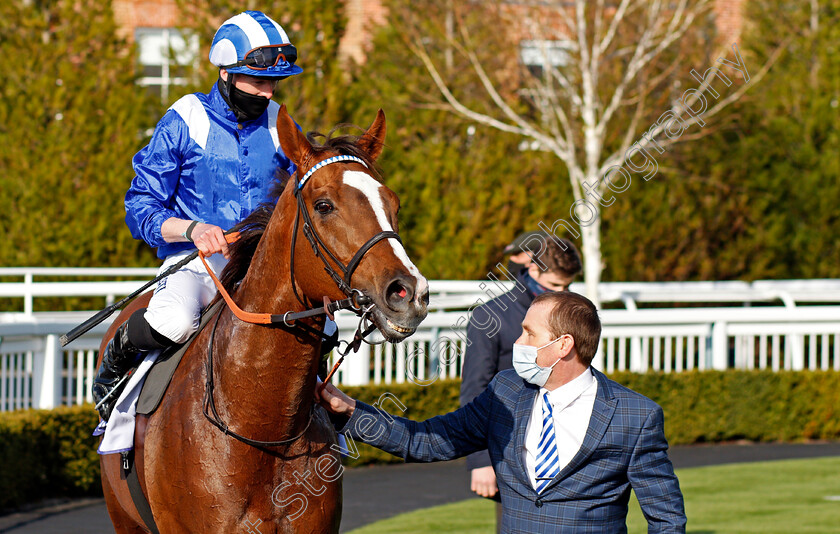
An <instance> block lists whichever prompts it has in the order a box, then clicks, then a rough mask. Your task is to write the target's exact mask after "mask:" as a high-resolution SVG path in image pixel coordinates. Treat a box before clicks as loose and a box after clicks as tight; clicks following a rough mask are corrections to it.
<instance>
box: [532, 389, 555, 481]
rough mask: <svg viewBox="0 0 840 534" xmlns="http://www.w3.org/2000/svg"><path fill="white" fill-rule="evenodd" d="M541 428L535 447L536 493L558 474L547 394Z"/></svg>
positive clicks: (552, 425) (544, 397)
mask: <svg viewBox="0 0 840 534" xmlns="http://www.w3.org/2000/svg"><path fill="white" fill-rule="evenodd" d="M542 408H543V426H542V432H541V433H540V444H539V446H538V447H537V451H538V452H537V463H536V469H535V471H536V474H537V493H542V490H543V489H545V487H546V486H548V483H549V482H551V480H552V479H553V478H554V477H556V476H557V474H558V473H559V472H560V457H559V456H558V454H557V440H556V438H555V436H554V416H553V415H552V410H551V403H549V402H548V393H547V392H546V393H545V394H544V395H543V407H542Z"/></svg>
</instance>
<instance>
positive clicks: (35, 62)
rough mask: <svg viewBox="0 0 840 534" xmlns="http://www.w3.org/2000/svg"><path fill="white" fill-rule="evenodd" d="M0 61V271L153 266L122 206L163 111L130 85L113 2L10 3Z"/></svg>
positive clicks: (1, 8)
mask: <svg viewBox="0 0 840 534" xmlns="http://www.w3.org/2000/svg"><path fill="white" fill-rule="evenodd" d="M0 54H2V56H3V57H4V58H6V61H5V62H4V69H3V70H4V73H3V74H4V83H3V84H2V85H1V86H0V168H2V169H3V172H2V173H0V204H2V205H3V207H4V209H3V210H2V211H0V231H2V234H3V237H4V246H3V247H2V249H0V250H2V252H0V258H2V259H0V264H3V265H6V266H30V265H37V266H78V265H85V266H98V265H99V266H124V265H138V264H148V263H149V262H151V261H153V254H152V253H151V251H149V252H143V251H142V248H141V247H139V246H138V245H137V242H136V241H134V239H132V237H131V235H130V233H129V231H128V229H127V228H126V226H125V223H124V222H123V217H124V216H125V211H124V209H123V207H122V198H123V196H124V194H125V191H126V190H127V189H128V185H129V183H130V181H131V179H132V171H131V165H130V163H131V157H132V156H133V155H134V153H135V152H136V151H137V150H138V149H139V148H140V147H141V146H142V144H143V139H142V135H143V134H142V132H144V131H145V130H146V129H147V128H148V127H149V126H150V125H151V124H152V121H151V118H152V117H153V110H155V109H156V105H155V104H154V102H152V101H151V100H150V99H149V97H148V95H147V93H146V91H145V90H144V89H143V88H142V87H138V86H137V85H136V84H135V80H136V78H137V76H136V72H135V60H134V55H133V52H132V48H131V47H130V46H129V44H128V43H126V42H125V41H123V40H121V39H119V38H118V37H117V36H116V25H115V23H114V18H113V14H112V11H111V5H110V2H101V1H98V0H72V1H71V0H59V1H40V2H39V1H22V0H15V1H8V2H3V3H2V5H0Z"/></svg>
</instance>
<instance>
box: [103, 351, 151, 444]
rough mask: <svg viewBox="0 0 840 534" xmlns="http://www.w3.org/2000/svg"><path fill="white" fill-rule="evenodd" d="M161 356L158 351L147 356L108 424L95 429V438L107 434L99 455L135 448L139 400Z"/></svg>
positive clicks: (119, 400) (118, 400) (112, 412)
mask: <svg viewBox="0 0 840 534" xmlns="http://www.w3.org/2000/svg"><path fill="white" fill-rule="evenodd" d="M159 354H160V351H159V350H156V351H153V352H150V353H149V354H147V355H146V357H145V358H144V359H143V361H142V362H140V365H139V366H137V370H135V371H134V374H133V375H132V376H131V378H129V380H128V384H127V385H126V387H125V389H123V391H122V394H120V397H119V399H117V404H116V405H114V409H113V410H112V411H111V418H110V419H109V420H108V421H107V423H106V422H105V421H100V422H99V425H97V427H96V429H94V431H93V435H94V436H101V435H102V434H103V433H104V434H105V436H104V437H103V438H102V442H101V443H100V444H99V449H97V451H96V452H98V453H99V454H112V453H116V452H126V451H130V450H131V449H133V448H134V416H135V414H136V412H137V399H138V398H139V397H140V391H141V390H142V389H143V384H144V383H145V382H146V375H147V374H148V373H149V370H150V369H151V368H152V364H153V363H155V361H156V360H157V358H158V355H159Z"/></svg>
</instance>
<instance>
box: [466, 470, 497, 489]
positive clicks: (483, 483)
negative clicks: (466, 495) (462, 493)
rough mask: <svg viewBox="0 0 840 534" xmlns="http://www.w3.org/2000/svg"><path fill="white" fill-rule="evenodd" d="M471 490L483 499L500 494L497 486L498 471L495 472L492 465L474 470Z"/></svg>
mask: <svg viewBox="0 0 840 534" xmlns="http://www.w3.org/2000/svg"><path fill="white" fill-rule="evenodd" d="M470 489H471V490H473V491H474V492H475V493H476V494H478V495H480V496H482V497H493V496H494V495H496V493H498V491H499V486H497V485H496V471H494V470H493V466H492V465H488V466H487V467H479V468H477V469H473V470H472V481H471V483H470Z"/></svg>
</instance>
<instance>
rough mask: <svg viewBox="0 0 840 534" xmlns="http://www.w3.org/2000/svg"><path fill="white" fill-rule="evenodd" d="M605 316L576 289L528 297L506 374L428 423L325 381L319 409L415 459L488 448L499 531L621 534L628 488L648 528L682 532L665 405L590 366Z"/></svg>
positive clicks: (444, 457) (375, 443) (352, 431)
mask: <svg viewBox="0 0 840 534" xmlns="http://www.w3.org/2000/svg"><path fill="white" fill-rule="evenodd" d="M600 335H601V323H600V320H599V319H598V314H597V310H596V309H595V306H594V305H593V304H592V303H591V302H590V301H589V300H588V299H586V298H585V297H583V296H580V295H577V294H575V293H566V292H549V293H545V294H543V295H540V296H538V297H537V298H536V299H534V302H533V304H532V305H531V307H530V308H529V310H528V313H527V314H526V316H525V320H524V321H523V322H522V335H521V336H520V337H519V339H518V340H517V343H516V344H515V346H514V353H513V366H514V369H512V370H507V371H502V372H501V373H499V374H498V375H496V377H495V378H494V379H493V380H492V381H491V382H490V385H489V386H488V387H487V389H486V390H485V391H484V392H483V393H482V394H481V395H479V396H478V397H476V399H475V400H474V401H472V402H471V403H469V404H467V405H466V406H463V407H461V408H459V409H458V410H456V411H454V412H450V413H448V414H446V415H441V416H438V417H434V418H432V419H428V420H426V421H423V422H416V421H411V420H409V419H405V418H401V417H393V416H390V415H388V414H385V413H384V412H382V411H380V410H378V409H377V408H374V407H372V406H370V405H368V404H365V403H363V402H361V401H356V400H354V399H351V398H350V397H348V396H346V395H345V394H344V393H342V392H341V391H339V390H338V388H336V387H335V386H333V385H332V384H328V385H327V386H326V387H324V388H323V389H322V390H319V391H318V393H317V394H318V396H319V398H320V402H321V404H322V405H323V406H324V407H326V408H327V409H328V410H329V411H331V412H332V413H334V414H338V415H344V416H347V417H349V419H348V420H347V422H346V423H345V425H344V428H343V429H341V430H344V429H347V430H348V432H349V434H350V435H351V436H353V437H354V438H356V439H360V440H362V441H364V442H366V443H369V444H370V445H373V446H375V447H378V448H380V449H382V450H384V451H387V452H390V453H391V454H395V455H397V456H401V457H403V458H405V459H406V460H408V461H413V462H433V461H440V460H451V459H454V458H458V457H461V456H465V455H467V454H470V453H472V452H475V451H478V450H481V449H485V448H486V449H488V451H489V453H490V460H491V462H492V464H493V468H494V469H495V472H496V475H497V482H498V486H499V491H500V493H501V498H502V508H503V514H502V531H503V532H506V533H523V534H526V533H527V534H533V533H535V532H564V533H565V532H574V533H593V534H606V533H624V532H626V531H627V528H626V519H627V502H628V499H629V498H630V489H631V488H632V489H633V491H635V493H636V496H637V498H638V500H639V504H640V505H641V508H642V512H643V513H644V515H645V517H646V519H647V521H648V531H649V532H685V524H686V517H685V509H684V505H683V498H682V493H681V492H680V487H679V482H678V480H677V477H676V475H675V474H674V469H673V466H672V465H671V461H670V459H669V458H668V454H667V449H668V443H667V441H666V440H665V434H664V418H663V414H662V409H661V408H660V407H659V406H658V405H657V404H656V403H654V402H653V401H651V400H650V399H648V398H646V397H643V396H642V395H640V394H638V393H636V392H634V391H631V390H629V389H627V388H625V387H623V386H621V385H619V384H617V383H616V382H613V381H612V380H609V379H608V378H607V377H605V376H604V375H603V374H602V373H600V372H598V371H596V370H595V369H593V368H592V367H590V363H591V361H592V358H593V357H594V355H595V352H596V350H597V347H598V342H599V338H600Z"/></svg>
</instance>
